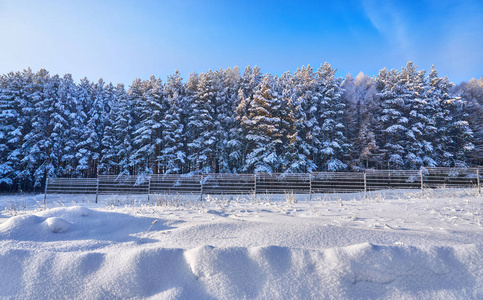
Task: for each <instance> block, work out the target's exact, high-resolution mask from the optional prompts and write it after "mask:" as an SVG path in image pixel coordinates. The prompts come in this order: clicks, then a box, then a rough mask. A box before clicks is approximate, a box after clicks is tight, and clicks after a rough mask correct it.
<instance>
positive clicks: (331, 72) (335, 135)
mask: <svg viewBox="0 0 483 300" xmlns="http://www.w3.org/2000/svg"><path fill="white" fill-rule="evenodd" d="M335 72H336V70H335V69H333V68H332V67H331V66H330V65H329V64H328V63H324V64H322V65H321V66H320V68H319V69H318V70H317V77H316V88H315V90H316V95H317V97H318V99H319V102H318V105H319V111H320V115H319V120H318V123H319V124H320V133H318V137H317V140H318V142H319V143H320V148H319V147H317V148H318V149H320V150H317V152H316V153H315V155H317V156H319V157H320V164H319V166H320V167H321V168H322V170H328V171H339V170H343V169H345V168H346V167H347V165H346V164H345V163H344V162H343V161H344V160H345V159H344V154H345V152H346V150H347V149H348V148H349V144H348V143H347V140H346V137H345V136H344V132H345V127H344V124H343V116H344V103H342V88H341V87H340V80H338V79H336V78H335Z"/></svg>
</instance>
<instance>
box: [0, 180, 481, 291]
mask: <svg viewBox="0 0 483 300" xmlns="http://www.w3.org/2000/svg"><path fill="white" fill-rule="evenodd" d="M482 209H483V195H478V191H477V190H475V189H441V190H426V191H425V192H424V194H421V191H404V190H399V191H380V192H374V193H370V194H368V197H367V198H364V197H363V195H362V194H332V195H313V197H312V200H311V201H309V199H308V196H306V195H303V196H296V195H291V194H285V195H275V196H273V195H272V196H270V195H257V196H256V197H255V196H216V197H210V196H206V197H205V198H204V201H203V202H200V201H199V196H176V195H172V196H166V195H158V196H151V199H150V203H148V202H147V199H146V197H145V196H127V197H126V196H102V197H101V198H100V201H99V203H98V204H95V203H94V196H92V195H49V196H48V198H47V203H46V205H44V204H43V195H16V196H0V298H1V299H55V298H59V299H120V298H122V299H126V298H143V299H144V298H152V299H377V298H380V299H382V298H383V299H483V257H482V255H483V254H482V253H483V218H482Z"/></svg>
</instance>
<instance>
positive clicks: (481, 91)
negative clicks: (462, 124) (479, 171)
mask: <svg viewBox="0 0 483 300" xmlns="http://www.w3.org/2000/svg"><path fill="white" fill-rule="evenodd" d="M459 89H461V90H460V91H459V93H460V95H461V98H462V99H464V102H465V103H466V104H465V106H464V109H465V112H466V114H467V115H468V122H469V124H470V128H471V130H472V131H473V144H474V146H475V147H474V149H473V150H472V151H470V152H469V153H468V157H469V158H470V159H471V160H472V162H473V163H475V164H478V165H483V77H481V78H480V79H475V78H473V79H471V80H470V81H468V82H463V83H462V84H461V85H460V86H459Z"/></svg>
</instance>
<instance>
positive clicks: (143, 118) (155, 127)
mask: <svg viewBox="0 0 483 300" xmlns="http://www.w3.org/2000/svg"><path fill="white" fill-rule="evenodd" d="M129 94H130V96H131V97H132V101H133V102H135V103H136V109H137V115H138V117H139V122H138V123H137V124H136V127H135V128H136V130H135V131H134V145H135V147H136V151H135V152H134V154H133V156H132V159H133V162H134V164H135V168H136V170H137V174H138V178H139V182H143V181H144V180H145V177H146V176H149V175H151V174H153V173H154V174H157V173H159V170H160V166H159V159H160V157H161V147H162V132H163V129H162V124H161V120H162V118H163V117H164V114H165V112H166V103H165V102H166V101H165V97H164V86H163V83H162V82H161V79H159V78H158V79H156V78H155V77H154V76H152V77H151V78H150V80H149V81H140V80H135V82H133V85H132V86H131V89H130V90H129Z"/></svg>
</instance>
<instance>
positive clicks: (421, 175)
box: [419, 168, 424, 197]
mask: <svg viewBox="0 0 483 300" xmlns="http://www.w3.org/2000/svg"><path fill="white" fill-rule="evenodd" d="M419 177H420V178H421V197H422V196H423V193H424V192H423V188H424V182H423V169H422V168H420V169H419Z"/></svg>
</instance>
